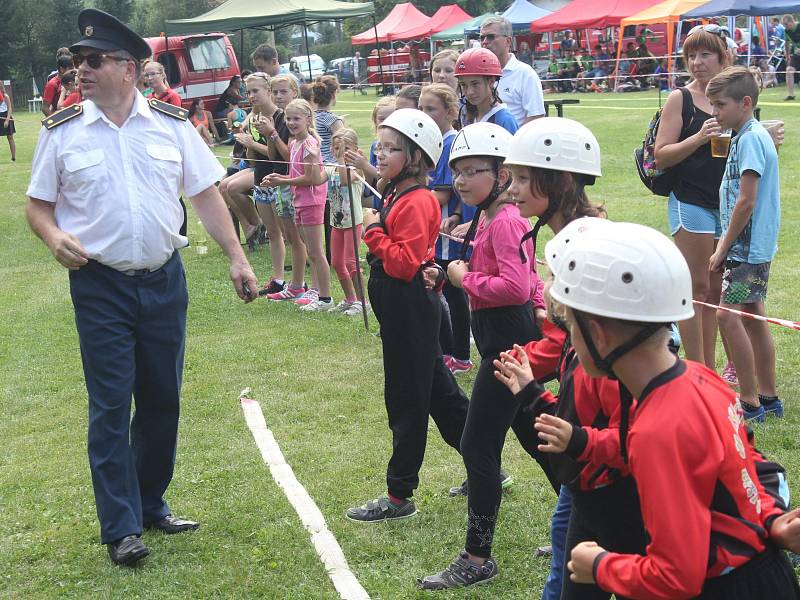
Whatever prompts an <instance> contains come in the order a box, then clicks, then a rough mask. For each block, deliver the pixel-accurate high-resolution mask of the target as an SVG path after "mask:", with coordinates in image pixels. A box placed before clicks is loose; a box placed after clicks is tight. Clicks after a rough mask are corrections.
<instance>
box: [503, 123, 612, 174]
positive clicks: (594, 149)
mask: <svg viewBox="0 0 800 600" xmlns="http://www.w3.org/2000/svg"><path fill="white" fill-rule="evenodd" d="M506 164H507V165H520V166H525V167H537V168H539V169H552V170H554V171H568V172H570V173H582V174H584V175H594V176H595V177H600V175H601V172H600V144H599V143H598V142H597V138H595V137H594V134H593V133H592V132H591V131H589V129H588V128H587V127H586V126H585V125H582V124H581V123H578V122H577V121H573V120H572V119H564V118H562V117H543V118H541V119H534V120H533V121H530V122H528V123H526V124H525V125H523V126H522V127H520V128H519V129H518V130H517V132H516V133H515V134H514V138H513V139H512V141H511V145H510V146H509V149H508V153H507V154H506Z"/></svg>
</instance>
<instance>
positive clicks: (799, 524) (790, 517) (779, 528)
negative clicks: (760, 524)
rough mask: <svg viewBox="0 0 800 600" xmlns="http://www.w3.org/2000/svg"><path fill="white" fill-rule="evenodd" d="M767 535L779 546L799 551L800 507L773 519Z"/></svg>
mask: <svg viewBox="0 0 800 600" xmlns="http://www.w3.org/2000/svg"><path fill="white" fill-rule="evenodd" d="M769 537H771V538H772V541H774V542H775V543H776V544H777V545H778V546H779V547H781V548H784V549H786V550H790V551H791V552H794V553H795V554H797V553H800V508H795V509H794V510H792V511H789V512H788V513H786V514H784V515H781V516H780V517H778V518H777V519H775V520H774V521H773V522H772V527H770V529H769Z"/></svg>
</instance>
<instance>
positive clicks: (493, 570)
mask: <svg viewBox="0 0 800 600" xmlns="http://www.w3.org/2000/svg"><path fill="white" fill-rule="evenodd" d="M495 577H497V561H496V560H495V559H494V558H487V559H486V562H485V563H483V564H482V565H478V564H476V563H474V562H472V561H471V560H470V559H469V555H468V554H467V553H466V551H464V552H459V553H458V556H456V557H455V558H454V559H453V562H451V563H450V565H449V566H448V567H447V568H446V569H445V570H444V571H439V572H438V573H436V574H435V575H428V576H427V577H425V578H424V579H418V580H417V585H418V586H419V587H420V588H421V589H423V590H449V589H452V588H457V587H466V586H468V585H481V584H484V583H489V582H490V581H491V580H492V579H494V578H495Z"/></svg>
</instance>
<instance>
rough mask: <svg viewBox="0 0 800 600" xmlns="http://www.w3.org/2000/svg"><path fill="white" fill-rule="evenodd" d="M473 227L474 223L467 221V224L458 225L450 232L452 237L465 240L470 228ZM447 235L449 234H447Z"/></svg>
mask: <svg viewBox="0 0 800 600" xmlns="http://www.w3.org/2000/svg"><path fill="white" fill-rule="evenodd" d="M470 225H472V221H467V222H466V223H462V224H461V225H457V226H456V227H453V229H452V230H450V235H452V236H453V237H457V238H462V239H463V238H464V236H465V235H467V231H469V226H470ZM445 233H447V232H445Z"/></svg>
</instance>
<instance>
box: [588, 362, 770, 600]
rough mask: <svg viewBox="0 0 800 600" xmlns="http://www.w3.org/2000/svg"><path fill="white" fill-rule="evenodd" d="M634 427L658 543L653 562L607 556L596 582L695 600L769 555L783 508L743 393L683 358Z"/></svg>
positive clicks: (637, 473) (650, 388) (637, 462)
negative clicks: (771, 532)
mask: <svg viewBox="0 0 800 600" xmlns="http://www.w3.org/2000/svg"><path fill="white" fill-rule="evenodd" d="M632 423H633V424H632V426H631V428H630V432H629V433H628V442H627V447H628V455H629V456H630V468H631V472H632V474H633V477H634V478H635V479H636V484H637V488H638V491H639V496H640V498H641V508H642V517H643V519H644V525H645V529H646V530H647V533H648V535H649V536H650V543H649V544H648V546H647V554H646V555H645V556H639V555H630V554H628V555H625V554H616V553H604V554H601V555H600V556H598V557H597V559H596V560H595V564H594V572H595V580H596V581H597V584H598V585H599V586H600V587H601V588H602V589H604V590H609V591H612V592H614V593H616V594H619V595H622V596H626V597H628V598H670V599H675V598H692V597H694V596H697V595H698V594H699V593H700V591H701V589H702V587H703V584H704V582H705V580H706V579H708V578H712V577H716V576H718V575H722V574H724V573H726V572H728V571H729V570H730V569H732V568H733V569H735V568H736V567H740V566H742V565H744V564H746V563H747V562H748V561H750V559H751V558H753V557H754V556H756V555H758V554H760V553H762V552H763V551H764V549H765V541H766V539H767V531H768V526H769V525H770V524H771V521H772V519H774V518H775V517H777V516H779V515H780V514H781V513H782V512H783V511H782V509H781V508H780V507H779V506H777V505H776V504H775V499H774V498H773V497H772V496H770V495H769V494H767V493H766V492H765V491H764V488H763V487H762V485H761V483H760V482H759V480H758V475H757V470H756V465H755V462H754V456H753V452H752V450H751V449H750V446H749V444H748V441H747V432H746V428H745V422H744V417H743V415H742V410H741V407H740V406H739V405H738V403H737V401H736V395H735V393H734V392H733V391H732V390H731V389H730V387H729V386H728V385H727V384H726V383H725V382H724V381H722V380H721V379H720V378H719V377H718V376H717V374H716V373H714V372H713V371H711V370H709V369H707V368H706V367H705V366H704V365H700V364H697V363H693V362H689V361H687V362H684V361H680V360H678V361H676V363H675V366H674V367H672V368H670V369H668V370H667V371H665V372H664V373H662V374H661V375H659V376H658V377H656V378H655V379H653V381H651V382H650V383H649V384H648V385H647V387H646V388H645V390H644V392H643V393H642V394H641V396H640V398H639V402H638V406H637V409H636V413H635V418H634V419H633V420H632Z"/></svg>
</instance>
